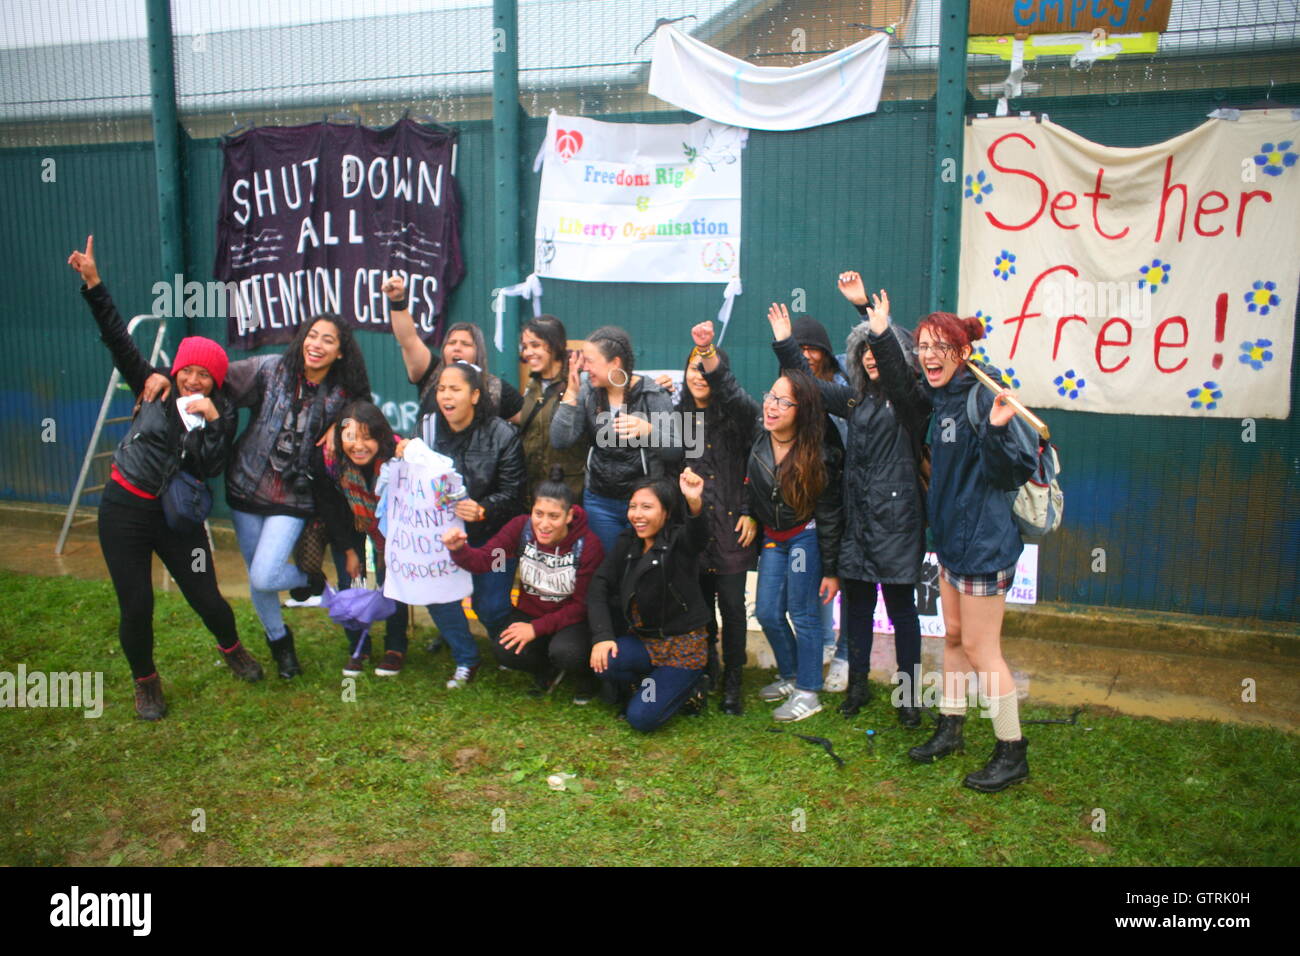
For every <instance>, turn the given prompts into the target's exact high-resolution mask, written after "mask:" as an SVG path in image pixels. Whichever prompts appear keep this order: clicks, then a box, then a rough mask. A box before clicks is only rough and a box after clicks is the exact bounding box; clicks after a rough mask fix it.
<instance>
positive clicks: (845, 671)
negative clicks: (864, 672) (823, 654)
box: [822, 657, 849, 694]
mask: <svg viewBox="0 0 1300 956" xmlns="http://www.w3.org/2000/svg"><path fill="white" fill-rule="evenodd" d="M822 687H823V689H825V690H828V691H830V692H831V693H832V694H842V693H844V691H846V690H848V689H849V662H848V661H842V660H840V659H839V658H838V657H837V658H835V660H833V661H831V669H830V670H828V671H827V672H826V682H825V684H823V685H822Z"/></svg>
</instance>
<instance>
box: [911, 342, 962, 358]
mask: <svg viewBox="0 0 1300 956" xmlns="http://www.w3.org/2000/svg"><path fill="white" fill-rule="evenodd" d="M956 351H957V346H955V345H949V344H948V343H947V342H935V343H934V344H930V343H924V344H922V345H918V346H917V347H916V348H914V349H912V354H913V355H924V354H925V353H926V352H937V353H938V354H939V355H944V356H947V355H952V354H953V353H954V352H956Z"/></svg>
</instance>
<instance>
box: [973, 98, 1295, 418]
mask: <svg viewBox="0 0 1300 956" xmlns="http://www.w3.org/2000/svg"><path fill="white" fill-rule="evenodd" d="M1234 115H1236V116H1237V118H1236V119H1217V118H1216V119H1211V120H1208V121H1207V122H1205V123H1203V124H1202V125H1201V126H1198V127H1197V128H1196V129H1194V130H1191V131H1190V132H1187V133H1184V134H1183V135H1181V136H1178V137H1175V138H1174V139H1171V140H1167V141H1165V142H1163V143H1157V144H1156V145H1154V146H1144V147H1140V148H1135V149H1128V148H1125V149H1121V148H1115V147H1108V146H1100V145H1098V144H1096V143H1092V142H1089V141H1088V140H1086V139H1084V138H1082V137H1081V136H1078V135H1076V134H1074V133H1072V132H1070V131H1069V130H1067V129H1065V128H1063V127H1060V126H1057V125H1055V124H1053V123H1051V122H1049V121H1047V120H1043V121H1042V122H1037V121H1035V120H1034V119H1033V118H1021V117H1005V118H996V119H984V120H975V121H974V122H973V123H972V124H971V125H969V126H967V128H966V143H965V170H964V171H963V176H962V183H961V187H962V248H961V284H960V296H959V303H960V304H959V310H960V312H961V314H962V315H977V316H978V317H979V318H981V319H982V320H983V321H984V327H985V339H984V340H982V341H980V342H978V343H976V344H977V346H978V348H977V349H976V358H977V359H985V360H987V361H989V362H991V363H992V364H994V365H996V366H998V367H999V368H1001V369H1004V373H1003V378H1004V380H1005V381H1006V382H1007V384H1008V385H1009V386H1010V387H1011V388H1014V389H1015V390H1016V391H1017V392H1018V393H1019V394H1020V396H1021V397H1022V398H1023V399H1024V400H1025V401H1026V402H1027V403H1028V404H1030V405H1035V406H1038V407H1042V408H1069V409H1076V410H1079V411H1087V412H1107V413H1112V414H1118V413H1127V414H1143V415H1190V416H1208V417H1217V418H1241V417H1260V418H1286V417H1287V416H1288V415H1289V413H1290V391H1291V389H1290V370H1291V349H1292V342H1293V339H1294V332H1295V315H1296V294H1297V287H1298V286H1300V238H1298V235H1300V232H1298V227H1300V114H1296V113H1293V112H1292V111H1291V110H1267V111H1265V110H1257V111H1246V112H1241V113H1240V114H1234Z"/></svg>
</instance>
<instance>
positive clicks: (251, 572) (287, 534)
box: [230, 508, 307, 641]
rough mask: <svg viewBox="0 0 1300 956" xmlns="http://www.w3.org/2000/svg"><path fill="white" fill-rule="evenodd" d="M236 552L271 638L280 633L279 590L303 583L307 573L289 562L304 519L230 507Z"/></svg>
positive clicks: (303, 584)
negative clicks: (256, 512)
mask: <svg viewBox="0 0 1300 956" xmlns="http://www.w3.org/2000/svg"><path fill="white" fill-rule="evenodd" d="M230 521H231V523H232V524H233V525H234V526H235V537H236V538H237V539H238V541H239V553H240V554H242V555H243V556H244V565H245V566H246V567H247V568H248V590H249V594H250V596H251V597H252V598H253V609H254V610H256V611H257V616H258V618H259V619H260V620H261V622H262V627H263V628H264V629H265V630H266V636H267V638H268V639H270V640H272V641H278V640H279V639H280V638H282V637H284V615H282V614H281V613H280V592H281V591H287V590H289V589H290V588H300V587H304V586H305V585H306V584H307V575H305V574H303V573H302V572H301V571H299V570H298V568H297V566H296V565H293V564H290V563H289V560H290V558H291V557H292V556H293V549H294V546H295V545H296V544H297V543H298V536H299V535H301V534H302V529H303V527H304V526H305V525H306V523H307V522H306V519H304V518H294V517H291V516H289V515H255V514H250V513H248V512H247V511H235V510H234V509H233V508H232V509H231V510H230Z"/></svg>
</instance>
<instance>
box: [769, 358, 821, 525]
mask: <svg viewBox="0 0 1300 956" xmlns="http://www.w3.org/2000/svg"><path fill="white" fill-rule="evenodd" d="M781 378H783V379H785V380H786V381H787V382H789V383H790V390H791V391H793V392H794V400H795V401H796V402H797V403H798V406H797V408H796V409H795V413H794V447H793V448H791V449H790V451H789V453H788V454H787V455H786V456H785V460H784V461H782V462H781V465H780V467H779V468H778V469H777V482H778V484H779V486H780V488H781V497H782V498H783V499H784V500H785V503H786V504H788V505H789V506H790V507H791V508H792V509H793V510H794V513H795V514H796V515H798V516H799V517H800V518H801V519H807V518H810V517H812V513H813V510H814V509H815V508H816V506H817V499H818V498H820V497H821V494H822V492H823V491H824V490H825V489H826V480H827V475H826V462H825V461H824V460H823V458H822V445H823V443H824V442H825V432H826V429H827V428H828V427H834V426H828V425H827V422H826V410H825V408H824V407H823V406H822V393H821V389H819V388H818V387H817V381H816V380H815V379H814V378H813V377H812V375H811V374H810V373H808V372H805V371H804V370H803V369H790V368H787V369H782V371H781Z"/></svg>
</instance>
